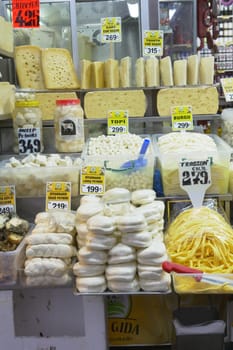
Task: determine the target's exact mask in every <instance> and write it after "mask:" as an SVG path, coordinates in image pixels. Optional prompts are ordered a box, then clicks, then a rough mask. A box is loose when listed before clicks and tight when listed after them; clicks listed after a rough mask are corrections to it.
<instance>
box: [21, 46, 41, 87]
mask: <svg viewBox="0 0 233 350" xmlns="http://www.w3.org/2000/svg"><path fill="white" fill-rule="evenodd" d="M14 59H15V67H16V73H17V77H18V80H19V86H20V87H21V88H31V89H35V90H41V89H44V88H45V86H44V79H43V73H42V68H41V49H40V48H39V47H38V46H32V45H21V46H16V47H15V52H14Z"/></svg>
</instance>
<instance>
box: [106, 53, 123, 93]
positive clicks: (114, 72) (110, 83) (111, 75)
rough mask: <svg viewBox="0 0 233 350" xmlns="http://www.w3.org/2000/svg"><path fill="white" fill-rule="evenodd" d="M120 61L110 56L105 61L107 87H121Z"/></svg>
mask: <svg viewBox="0 0 233 350" xmlns="http://www.w3.org/2000/svg"><path fill="white" fill-rule="evenodd" d="M119 78H120V77H119V63H118V60H114V59H112V58H109V59H108V60H107V61H105V62H104V81H105V87H106V88H119V86H120V79H119Z"/></svg>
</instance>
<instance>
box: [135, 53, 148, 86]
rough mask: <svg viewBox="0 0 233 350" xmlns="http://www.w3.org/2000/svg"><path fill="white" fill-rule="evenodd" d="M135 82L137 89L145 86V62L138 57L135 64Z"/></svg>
mask: <svg viewBox="0 0 233 350" xmlns="http://www.w3.org/2000/svg"><path fill="white" fill-rule="evenodd" d="M135 82H136V86H137V87H145V85H146V75H145V60H144V58H143V57H139V58H138V59H137V60H136V63H135Z"/></svg>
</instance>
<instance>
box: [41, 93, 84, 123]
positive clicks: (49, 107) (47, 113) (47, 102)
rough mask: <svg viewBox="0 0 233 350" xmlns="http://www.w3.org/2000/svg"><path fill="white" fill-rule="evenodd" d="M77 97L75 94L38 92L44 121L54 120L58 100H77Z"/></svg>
mask: <svg viewBox="0 0 233 350" xmlns="http://www.w3.org/2000/svg"><path fill="white" fill-rule="evenodd" d="M75 98H77V95H76V93H75V92H64V93H56V92H47V93H43V92H38V93H36V99H37V100H38V101H39V105H40V110H41V113H42V119H43V120H52V119H53V118H54V114H55V108H56V100H66V99H75Z"/></svg>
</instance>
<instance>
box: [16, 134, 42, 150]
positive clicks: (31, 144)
mask: <svg viewBox="0 0 233 350" xmlns="http://www.w3.org/2000/svg"><path fill="white" fill-rule="evenodd" d="M40 138H41V134H40V128H18V144H19V154H29V153H39V152H40V151H41V139H40Z"/></svg>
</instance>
